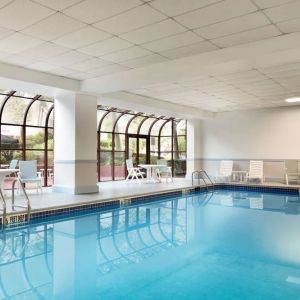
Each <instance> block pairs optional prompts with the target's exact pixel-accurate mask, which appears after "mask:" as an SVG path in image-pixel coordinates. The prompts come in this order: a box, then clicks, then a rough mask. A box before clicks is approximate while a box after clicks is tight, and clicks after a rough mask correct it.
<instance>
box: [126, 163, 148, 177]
mask: <svg viewBox="0 0 300 300" xmlns="http://www.w3.org/2000/svg"><path fill="white" fill-rule="evenodd" d="M126 167H127V172H128V175H127V177H126V180H125V182H127V181H128V179H129V177H131V181H132V180H133V179H136V180H137V181H140V178H139V177H141V179H143V178H144V174H145V173H144V172H142V171H141V168H136V167H134V166H133V163H132V159H126Z"/></svg>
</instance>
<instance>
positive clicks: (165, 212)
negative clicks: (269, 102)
mask: <svg viewBox="0 0 300 300" xmlns="http://www.w3.org/2000/svg"><path fill="white" fill-rule="evenodd" d="M299 213H300V201H299V197H298V196H293V195H283V194H268V193H258V192H246V191H224V190H217V191H215V192H214V193H212V192H209V193H201V194H200V193H196V194H191V195H187V196H185V197H174V196H173V197H169V198H163V199H161V200H156V201H155V202H148V203H142V204H140V205H138V206H127V207H123V208H119V209H112V210H109V209H106V211H98V212H94V213H92V212H90V213H89V214H85V215H80V216H76V217H72V218H71V217H69V218H68V219H57V220H55V219H52V220H48V221H47V222H45V223H36V224H32V225H31V226H30V227H22V228H15V229H8V230H6V231H5V232H3V233H1V235H0V251H1V252H0V253H1V256H0V299H14V300H16V299H30V300H34V299H63V300H68V299H70V300H73V299H78V300H82V299H85V300H90V299H103V300H122V299H130V300H131V299H134V300H144V299H145V300H150V299H151V300H154V299H155V300H159V299H163V300H168V299H172V300H177V299H178V300H179V299H180V300H185V299H191V300H192V299H197V300H198V299H209V300H210V299H211V300H219V299H226V300H227V299H228V300H229V299H242V300H247V299H249V300H250V299H251V300H255V299H262V300H269V299H270V300H276V299H280V300H295V299H300V214H299Z"/></svg>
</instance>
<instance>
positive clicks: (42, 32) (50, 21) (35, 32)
mask: <svg viewBox="0 0 300 300" xmlns="http://www.w3.org/2000/svg"><path fill="white" fill-rule="evenodd" d="M84 26H85V24H84V23H81V22H79V21H76V20H74V19H72V18H70V17H68V16H65V15H63V14H62V13H59V12H58V13H56V14H54V15H52V16H50V17H48V18H46V19H44V20H42V21H40V22H38V23H36V24H34V25H32V26H30V27H28V28H26V29H25V30H23V32H24V33H26V34H29V35H32V36H34V37H37V38H40V39H43V40H45V41H51V40H54V39H56V38H58V37H60V36H62V35H65V34H67V33H70V32H73V31H75V30H77V29H79V28H81V27H84Z"/></svg>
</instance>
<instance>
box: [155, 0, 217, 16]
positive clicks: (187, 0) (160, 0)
mask: <svg viewBox="0 0 300 300" xmlns="http://www.w3.org/2000/svg"><path fill="white" fill-rule="evenodd" d="M216 2H220V0H184V1H183V0H154V1H152V2H151V4H150V5H151V6H153V7H155V8H156V9H158V10H160V11H161V12H163V13H164V14H166V15H168V16H170V17H174V16H177V15H181V14H183V13H186V12H188V11H191V10H195V9H197V8H200V7H204V6H207V5H211V4H213V3H216Z"/></svg>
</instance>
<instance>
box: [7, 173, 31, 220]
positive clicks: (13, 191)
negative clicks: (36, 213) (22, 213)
mask: <svg viewBox="0 0 300 300" xmlns="http://www.w3.org/2000/svg"><path fill="white" fill-rule="evenodd" d="M16 182H19V185H20V187H21V188H22V191H23V193H24V196H25V198H26V205H20V204H18V205H16V204H15V185H16ZM11 204H12V209H13V210H15V207H21V208H26V209H27V222H29V221H30V215H31V204H30V200H29V197H28V195H27V192H26V190H25V188H24V186H23V184H22V182H21V181H20V179H19V178H15V179H14V180H13V182H12V198H11Z"/></svg>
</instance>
